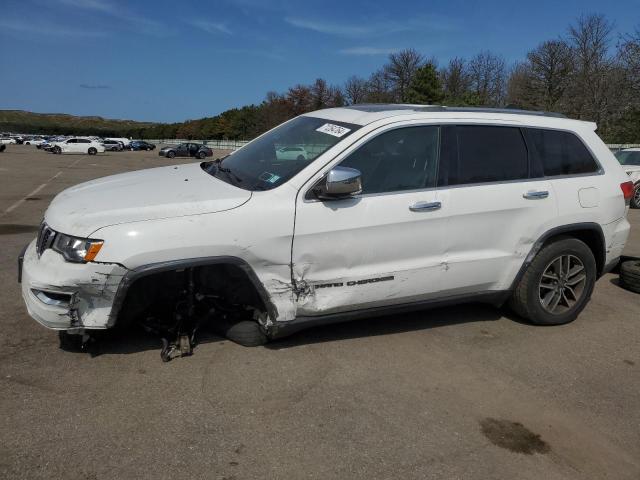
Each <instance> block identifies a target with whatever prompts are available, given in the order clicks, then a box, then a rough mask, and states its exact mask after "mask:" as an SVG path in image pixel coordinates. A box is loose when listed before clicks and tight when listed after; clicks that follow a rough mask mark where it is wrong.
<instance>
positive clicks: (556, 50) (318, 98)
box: [86, 14, 640, 143]
mask: <svg viewBox="0 0 640 480" xmlns="http://www.w3.org/2000/svg"><path fill="white" fill-rule="evenodd" d="M358 103H421V104H442V105H448V106H485V107H507V108H522V109H530V110H545V111H554V112H560V113H563V114H565V115H567V116H568V117H570V118H576V119H582V120H589V121H595V122H597V124H598V132H599V134H600V136H601V137H602V138H603V139H605V140H606V141H608V142H612V143H638V142H640V26H638V27H637V28H636V29H635V31H633V32H631V33H626V34H620V35H614V33H613V24H612V22H610V21H609V20H608V19H607V18H606V17H605V16H604V15H600V14H589V15H583V16H581V17H579V18H577V19H576V20H575V21H574V22H573V23H572V24H570V25H569V26H568V28H567V30H566V32H564V33H563V34H562V35H560V36H558V37H557V38H554V39H549V40H544V41H542V42H541V43H540V44H539V45H537V46H536V47H535V48H534V49H532V50H531V51H529V52H528V53H527V54H526V55H525V57H524V58H523V59H521V60H519V61H517V62H515V64H511V65H508V64H507V62H506V60H505V58H504V57H503V56H501V55H499V54H497V53H494V52H491V51H487V50H485V51H481V52H479V53H477V54H476V55H474V56H473V57H471V58H461V57H455V58H452V59H450V60H449V61H448V62H447V63H446V64H443V65H440V64H439V62H438V60H437V59H436V58H435V57H428V56H425V55H424V54H422V53H420V52H418V51H417V50H415V49H413V48H408V49H405V50H402V51H398V52H395V53H392V54H390V55H389V56H388V59H387V61H386V63H385V64H384V65H382V66H381V67H380V68H379V69H378V70H376V71H374V72H373V73H371V75H369V76H368V77H367V78H364V77H360V76H351V77H349V78H348V79H347V80H346V81H345V82H344V84H343V85H330V84H328V83H327V82H326V80H324V79H322V78H318V79H317V80H315V81H314V82H313V83H312V84H310V85H303V84H298V85H294V86H292V87H290V88H289V89H288V90H287V91H286V92H268V93H267V94H266V96H265V98H264V100H263V101H262V102H261V103H260V104H259V105H248V106H244V107H241V108H233V109H230V110H227V111H225V112H222V113H221V114H219V115H217V116H215V117H208V118H202V119H199V120H188V121H186V122H180V123H172V124H152V125H149V124H138V125H135V126H133V125H129V126H124V125H123V126H122V129H121V131H120V132H119V133H121V134H125V135H126V136H133V137H137V138H166V139H168V138H189V139H236V140H237V139H251V138H254V137H256V136H257V135H259V134H261V133H263V132H265V131H266V130H268V129H270V128H272V127H274V126H276V125H278V124H280V123H282V122H284V121H285V120H288V119H290V118H292V117H294V116H296V115H300V114H302V113H305V112H310V111H313V110H318V109H321V108H327V107H339V106H344V105H352V104H358ZM86 133H90V132H86Z"/></svg>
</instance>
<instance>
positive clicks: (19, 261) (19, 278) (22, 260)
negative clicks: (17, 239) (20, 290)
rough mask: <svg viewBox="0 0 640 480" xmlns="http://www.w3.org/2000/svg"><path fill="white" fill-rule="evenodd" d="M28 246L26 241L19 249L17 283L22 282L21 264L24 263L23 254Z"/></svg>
mask: <svg viewBox="0 0 640 480" xmlns="http://www.w3.org/2000/svg"><path fill="white" fill-rule="evenodd" d="M27 248H29V244H28V243H27V244H26V245H25V246H24V247H22V250H20V254H19V255H18V283H22V264H23V263H24V254H25V253H26V251H27Z"/></svg>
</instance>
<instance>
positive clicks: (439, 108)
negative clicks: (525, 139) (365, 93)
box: [343, 103, 567, 118]
mask: <svg viewBox="0 0 640 480" xmlns="http://www.w3.org/2000/svg"><path fill="white" fill-rule="evenodd" d="M343 108H348V109H351V110H360V111H363V112H371V113H373V112H387V111H392V110H411V111H414V112H468V113H506V114H511V115H536V116H539V117H555V118H567V116H566V115H563V114H562V113H556V112H542V111H536V110H521V109H517V108H488V107H447V106H444V105H410V104H394V103H362V104H356V105H349V106H347V107H343Z"/></svg>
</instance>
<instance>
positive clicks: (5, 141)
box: [0, 137, 18, 145]
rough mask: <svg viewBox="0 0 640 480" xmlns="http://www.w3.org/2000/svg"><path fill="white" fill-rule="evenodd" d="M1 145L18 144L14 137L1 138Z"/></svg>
mask: <svg viewBox="0 0 640 480" xmlns="http://www.w3.org/2000/svg"><path fill="white" fill-rule="evenodd" d="M0 143H1V144H4V145H7V144H13V145H15V144H16V143H18V142H16V139H15V138H12V137H0Z"/></svg>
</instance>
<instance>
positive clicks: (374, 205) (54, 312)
mask: <svg viewBox="0 0 640 480" xmlns="http://www.w3.org/2000/svg"><path fill="white" fill-rule="evenodd" d="M595 128H596V126H595V124H593V123H588V122H582V121H577V120H569V119H566V118H559V117H557V116H553V115H549V114H536V113H534V112H518V111H501V110H483V109H465V108H448V107H421V106H411V105H371V106H367V105H356V106H352V107H346V108H335V109H327V110H321V111H317V112H312V113H308V114H305V115H302V116H300V117H297V118H294V119H293V120H290V121H288V122H286V123H284V124H282V125H280V126H278V127H276V128H275V129H273V130H271V131H269V132H267V133H265V134H263V135H262V136H260V137H258V138H257V139H255V140H253V141H252V142H250V143H249V144H248V145H246V146H244V147H243V148H241V149H240V150H238V151H236V152H234V153H233V154H232V155H229V156H227V157H225V158H224V159H221V160H215V161H204V162H201V163H191V164H185V165H178V166H171V167H162V168H154V169H150V170H142V171H137V172H131V173H124V174H120V175H115V176H111V177H107V178H104V179H98V180H93V181H90V182H87V183H84V184H81V185H78V186H75V187H71V188H69V189H67V190H65V191H63V192H62V193H60V194H59V195H58V196H57V197H55V198H54V200H53V201H52V203H51V205H50V206H49V208H48V209H47V211H46V213H45V216H44V222H43V223H42V226H41V228H40V231H39V233H38V236H37V239H34V240H33V241H32V242H31V243H30V244H29V245H28V246H27V247H26V251H25V252H24V254H23V255H22V260H21V261H20V262H19V263H20V265H21V266H22V267H21V281H22V295H23V297H24V301H25V303H26V305H27V309H28V311H29V313H30V315H31V316H32V317H33V318H34V319H35V320H37V321H38V322H40V323H41V324H42V325H44V326H46V327H49V328H52V329H56V330H60V331H61V332H66V333H63V334H62V335H61V340H62V339H66V340H65V341H68V340H69V339H70V338H71V336H70V335H69V334H77V333H87V332H90V331H91V330H92V329H105V328H110V327H113V326H114V325H116V324H120V323H127V322H131V321H143V322H153V325H154V328H157V329H160V328H165V327H166V331H169V332H176V331H179V332H182V333H183V334H184V335H182V337H181V339H183V338H185V335H186V333H185V332H191V331H193V329H194V328H195V327H193V325H194V324H196V323H197V322H201V321H204V320H206V321H209V322H211V324H212V325H217V326H219V327H220V328H221V329H222V331H224V332H225V333H226V335H227V336H228V337H229V338H230V339H232V340H234V341H236V342H238V343H241V344H244V345H257V344H261V343H264V342H265V341H267V340H268V339H270V338H275V337H279V336H283V335H286V334H289V333H291V332H294V331H296V330H299V329H301V328H305V327H308V326H311V325H319V324H323V323H332V322H336V321H342V320H347V319H353V318H358V317H371V316H374V315H380V314H388V313H401V312H406V311H409V310H416V309H421V308H425V307H427V306H430V305H442V304H443V303H460V302H465V301H482V302H488V303H491V304H494V305H502V304H503V303H505V302H509V303H510V305H511V306H512V308H513V309H514V310H515V311H516V312H517V313H518V314H519V315H520V316H522V317H523V318H524V319H526V320H527V321H529V322H531V323H535V324H543V325H557V324H564V323H567V322H570V321H572V320H574V319H575V318H576V317H577V316H578V314H579V313H580V312H581V311H582V309H583V308H584V307H585V305H586V304H587V302H588V301H589V299H590V297H591V293H592V291H593V288H594V286H595V283H596V280H597V279H598V278H599V277H600V276H601V275H602V274H603V273H604V272H607V271H608V270H610V269H611V268H613V267H614V266H615V265H616V264H617V263H618V261H619V257H620V255H621V253H622V250H623V248H624V245H625V242H626V241H627V236H628V234H629V228H630V226H629V222H628V221H627V219H626V216H627V212H628V208H629V200H630V199H631V194H632V184H631V182H630V181H629V178H628V176H627V175H626V174H625V173H624V172H623V171H622V170H621V169H620V166H619V164H618V162H617V161H616V159H615V157H614V156H613V154H612V153H611V152H610V151H609V149H608V148H607V147H606V146H605V144H604V143H603V142H602V140H600V138H599V137H598V135H597V134H596V133H595ZM283 144H290V145H293V146H303V148H304V146H305V145H308V146H313V149H314V152H318V153H317V156H315V157H314V159H312V160H308V161H307V162H281V161H279V159H278V158H277V153H276V150H277V149H278V148H281V146H282V145H283ZM141 319H142V320H141ZM189 325H191V326H192V327H189ZM180 345H181V347H182V341H181V342H180Z"/></svg>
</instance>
